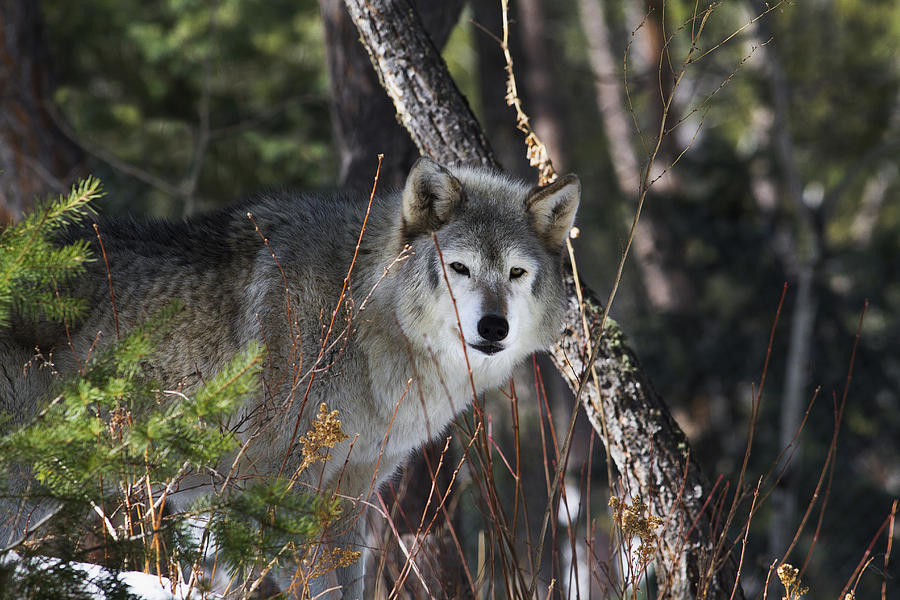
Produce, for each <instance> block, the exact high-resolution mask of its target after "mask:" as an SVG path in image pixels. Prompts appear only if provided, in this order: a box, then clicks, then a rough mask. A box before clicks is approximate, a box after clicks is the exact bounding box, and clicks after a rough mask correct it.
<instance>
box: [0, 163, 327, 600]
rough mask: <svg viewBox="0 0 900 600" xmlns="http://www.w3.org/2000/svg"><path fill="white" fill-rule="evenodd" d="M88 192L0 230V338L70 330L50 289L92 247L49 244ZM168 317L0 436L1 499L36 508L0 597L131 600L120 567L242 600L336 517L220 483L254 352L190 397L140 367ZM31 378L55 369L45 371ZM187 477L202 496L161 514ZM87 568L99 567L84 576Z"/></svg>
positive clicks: (89, 185)
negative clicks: (42, 323) (203, 483)
mask: <svg viewBox="0 0 900 600" xmlns="http://www.w3.org/2000/svg"><path fill="white" fill-rule="evenodd" d="M100 194H101V186H100V182H99V181H98V180H96V179H93V178H89V179H86V180H84V181H82V182H80V183H78V184H77V185H76V186H75V187H74V188H73V189H72V192H71V193H70V194H69V195H68V196H67V197H60V198H58V199H56V200H53V201H51V202H48V203H46V204H44V205H43V206H41V207H40V208H38V209H37V210H36V211H35V212H34V213H33V214H31V215H28V216H26V217H25V219H23V221H22V222H21V223H18V224H16V225H12V226H9V227H8V228H7V229H6V230H5V231H3V232H2V237H0V335H2V334H3V328H6V329H7V330H8V328H9V327H10V326H11V324H12V326H14V322H15V319H17V318H20V317H21V316H23V315H28V316H33V317H36V318H41V319H47V320H62V321H66V322H69V323H71V322H74V321H76V320H77V319H78V317H79V315H80V314H81V312H82V311H83V310H84V308H85V307H84V305H83V302H82V301H80V300H78V299H75V298H72V297H66V296H65V294H64V292H65V289H66V287H64V286H61V285H60V284H61V283H62V282H65V281H69V280H71V279H72V278H74V277H77V276H78V274H79V273H80V272H81V270H82V269H83V265H84V263H85V262H86V261H88V260H92V257H91V256H90V250H89V247H88V245H87V243H85V242H76V243H74V244H71V245H68V246H62V247H60V246H59V244H58V243H55V242H54V239H58V238H57V237H55V234H57V233H58V232H59V231H60V230H61V229H62V228H64V227H65V226H67V225H69V224H75V223H78V222H80V221H83V220H84V219H85V217H86V216H88V215H89V214H90V213H91V210H92V209H91V207H90V204H89V202H90V201H91V200H93V199H95V198H97V197H98V196H99V195H100ZM180 313H181V311H180V306H179V305H178V304H177V303H172V304H170V305H169V306H167V307H166V308H164V309H163V310H162V311H160V312H159V313H158V314H156V315H155V316H154V317H152V318H151V319H149V320H147V321H146V322H145V323H143V324H142V325H141V326H139V327H136V328H134V329H132V330H130V331H127V332H123V334H122V335H121V337H120V339H119V340H118V341H117V342H116V343H115V344H114V345H111V346H108V347H105V348H98V349H95V350H93V351H92V352H91V353H90V357H89V358H88V359H87V360H85V362H84V363H83V364H81V367H80V369H79V371H78V372H77V373H75V374H71V375H66V376H60V375H54V377H55V382H54V385H53V388H52V393H51V395H50V396H51V397H49V398H45V399H43V404H41V405H39V406H38V411H37V412H36V415H37V416H36V417H35V418H34V419H33V420H32V421H31V422H30V423H27V424H26V425H24V426H22V427H20V428H18V429H15V430H12V431H9V428H8V427H2V428H0V433H3V434H5V435H3V436H2V437H0V477H2V479H0V496H3V497H6V498H7V499H8V498H9V497H10V496H11V495H12V496H14V498H13V499H14V500H15V502H16V503H17V504H18V505H20V506H21V509H20V510H22V511H31V510H34V513H33V514H34V519H32V520H31V527H32V528H31V529H30V531H29V532H28V533H27V534H26V535H25V536H24V537H21V538H20V539H18V540H13V543H12V544H11V545H10V546H9V547H6V548H5V549H4V546H5V544H6V543H7V540H5V539H4V540H0V600H6V599H8V598H9V599H12V598H17V599H18V598H98V597H101V598H110V599H112V598H128V597H130V592H129V590H128V588H127V586H125V585H123V583H122V582H121V581H120V579H119V578H118V577H117V576H115V573H117V572H118V571H120V570H130V571H144V572H147V573H153V574H156V575H160V576H165V577H168V579H169V580H170V581H171V582H173V585H174V583H176V582H180V583H182V584H187V585H190V586H194V589H198V590H202V589H204V588H205V587H207V581H206V579H207V578H208V577H209V570H208V569H206V570H204V568H203V564H204V563H206V564H207V565H208V564H209V562H210V561H211V560H212V562H215V563H217V564H218V569H219V571H220V572H223V573H225V574H226V577H225V579H226V580H227V579H228V578H229V577H231V576H232V575H235V577H234V579H233V587H232V589H233V590H237V591H238V594H237V596H236V597H242V595H243V594H242V593H241V589H243V590H244V591H245V593H246V594H247V595H249V594H250V593H251V590H252V588H253V587H255V586H254V584H257V586H258V580H259V577H260V576H261V575H262V574H264V573H266V572H269V571H270V570H271V569H272V568H274V567H277V566H279V565H281V564H284V563H286V562H288V561H293V562H294V563H297V564H300V562H301V561H302V558H303V556H304V555H305V553H306V550H307V548H306V547H305V546H304V543H306V542H308V543H309V544H312V540H316V539H318V538H319V537H320V535H321V532H322V531H323V529H324V528H325V527H326V526H327V525H328V524H329V523H330V522H331V521H333V520H334V519H335V518H336V517H337V516H338V514H339V509H338V507H337V504H336V502H335V501H334V499H332V498H330V497H323V496H317V495H315V494H312V493H310V492H306V491H303V490H300V489H298V486H294V485H292V483H291V482H290V481H284V480H280V479H275V480H268V479H253V480H246V479H242V478H238V477H232V476H231V475H232V474H230V473H229V472H228V468H229V466H231V465H232V460H233V457H234V456H235V455H237V454H239V450H240V448H241V445H240V442H239V440H238V438H237V437H236V435H235V434H234V432H233V431H232V429H231V427H230V424H231V422H232V421H233V419H232V417H233V416H234V415H236V414H237V413H238V409H239V407H240V406H242V404H243V403H244V401H245V400H246V399H247V398H248V397H249V396H251V395H252V394H255V393H257V392H258V389H259V381H260V378H259V374H260V370H261V365H262V356H263V349H262V348H261V347H260V346H259V345H252V346H250V347H248V348H246V349H245V350H244V351H243V352H241V353H239V354H238V355H237V356H236V357H235V358H234V359H233V360H232V362H231V363H230V364H229V365H227V366H226V367H225V368H224V369H222V370H221V371H220V372H219V373H218V374H217V375H216V376H215V377H213V378H211V379H209V380H208V381H206V382H205V383H204V384H203V385H201V386H200V387H199V388H198V389H196V390H193V391H192V392H191V393H190V394H185V393H183V392H182V391H180V390H167V389H165V388H164V387H162V386H161V385H160V383H158V382H154V381H151V380H149V379H148V377H147V375H146V373H145V370H144V368H143V365H144V364H146V362H147V361H148V359H150V358H151V355H153V354H154V353H155V352H158V349H157V348H158V342H159V341H160V339H161V336H165V335H167V334H169V335H170V334H171V325H172V324H173V323H175V322H177V320H178V319H179V318H181V315H180ZM60 351H65V349H61V350H60ZM41 360H42V359H41V357H38V359H37V360H35V361H34V362H35V363H36V364H39V363H40V362H41ZM35 368H38V367H35ZM43 368H51V369H52V368H53V366H52V364H51V363H50V362H49V361H47V360H44V365H43ZM4 420H5V419H4V418H3V416H2V415H0V424H2V423H3V421H4ZM223 465H224V467H223ZM23 471H24V472H26V473H29V474H30V476H29V477H28V480H29V482H30V483H29V484H28V486H27V488H26V489H25V490H24V492H21V491H15V490H16V487H15V486H13V487H10V486H8V485H7V483H8V477H9V476H10V475H13V476H15V474H16V473H21V472H23ZM220 471H224V472H220ZM198 474H199V475H201V477H206V479H207V480H208V481H216V482H217V483H216V484H215V485H214V486H211V487H210V493H209V494H208V495H206V496H205V497H202V498H201V499H200V500H198V501H197V502H196V503H195V505H194V507H193V509H192V510H190V511H188V512H186V513H180V514H174V513H173V511H167V510H166V503H167V500H169V498H170V496H171V494H173V493H174V492H175V491H176V490H178V488H179V486H180V485H182V484H183V482H184V479H185V477H186V476H189V475H193V476H197V475H198ZM35 507H38V508H37V509H36V510H35ZM45 516H46V518H45ZM35 523H37V525H35ZM211 534H212V535H211ZM13 551H14V552H15V558H14V559H11V558H10V557H12V556H13V554H12V552H13ZM48 557H53V558H48ZM76 561H80V562H81V563H82V564H81V565H80V566H79V565H78V564H77V563H76ZM83 563H100V564H103V565H104V566H105V567H107V569H106V570H105V571H103V572H101V574H100V575H98V576H97V577H95V578H88V577H87V576H86V575H85V572H84V566H83Z"/></svg>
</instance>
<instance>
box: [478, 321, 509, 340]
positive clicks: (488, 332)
mask: <svg viewBox="0 0 900 600" xmlns="http://www.w3.org/2000/svg"><path fill="white" fill-rule="evenodd" d="M508 333H509V323H508V322H507V320H506V319H505V318H503V317H501V316H500V315H485V316H483V317H481V320H479V321H478V335H480V336H481V337H483V338H484V339H486V340H487V341H489V342H499V341H500V340H502V339H504V338H505V337H506V335H507V334H508Z"/></svg>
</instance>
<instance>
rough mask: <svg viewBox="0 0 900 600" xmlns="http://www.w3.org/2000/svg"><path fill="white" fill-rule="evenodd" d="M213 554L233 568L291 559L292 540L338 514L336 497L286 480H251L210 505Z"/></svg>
mask: <svg viewBox="0 0 900 600" xmlns="http://www.w3.org/2000/svg"><path fill="white" fill-rule="evenodd" d="M210 508H211V510H212V511H213V513H212V514H213V517H212V521H211V524H210V530H211V531H212V532H213V534H214V535H215V539H216V543H217V544H218V558H219V559H220V560H224V561H225V564H226V565H227V566H228V567H229V569H230V570H231V571H233V572H242V573H244V574H246V573H248V572H249V570H250V569H251V568H253V567H259V566H264V565H268V564H270V563H271V564H279V563H280V562H284V561H285V559H289V558H296V556H297V553H298V552H299V551H300V550H301V548H300V546H299V545H298V543H297V542H298V541H302V540H309V539H312V538H315V536H316V534H317V533H318V532H320V531H321V530H322V529H323V528H324V527H325V526H326V525H327V524H328V523H330V522H332V521H334V520H335V519H337V518H338V517H339V516H340V509H339V507H338V502H337V500H334V499H331V500H329V499H325V498H323V497H322V496H317V495H312V494H298V493H297V490H296V489H295V487H294V486H292V485H291V483H290V482H289V481H286V480H283V479H273V480H269V481H262V482H257V483H254V484H253V485H251V486H249V487H247V488H246V489H244V490H243V491H242V492H241V493H240V494H237V495H236V496H234V497H233V498H231V499H229V500H227V501H225V502H222V503H219V504H218V505H213V506H211V507H210Z"/></svg>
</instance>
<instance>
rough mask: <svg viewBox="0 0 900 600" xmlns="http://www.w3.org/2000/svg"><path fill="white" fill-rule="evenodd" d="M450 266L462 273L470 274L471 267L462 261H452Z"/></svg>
mask: <svg viewBox="0 0 900 600" xmlns="http://www.w3.org/2000/svg"><path fill="white" fill-rule="evenodd" d="M450 268H451V269H453V270H454V271H456V272H457V273H459V274H460V275H465V276H466V277H468V276H469V267H467V266H466V265H464V264H462V263H461V262H455V261H454V262H452V263H450Z"/></svg>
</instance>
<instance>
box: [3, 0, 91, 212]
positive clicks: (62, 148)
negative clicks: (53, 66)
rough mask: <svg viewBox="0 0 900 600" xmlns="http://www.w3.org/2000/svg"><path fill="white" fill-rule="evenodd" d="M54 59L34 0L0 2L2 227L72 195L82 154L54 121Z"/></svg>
mask: <svg viewBox="0 0 900 600" xmlns="http://www.w3.org/2000/svg"><path fill="white" fill-rule="evenodd" d="M51 92H52V86H51V84H50V77H49V57H48V54H47V45H46V42H45V41H44V31H43V23H42V21H41V17H40V10H39V6H38V4H37V2H35V1H34V0H0V224H2V223H5V222H7V221H9V220H17V219H19V218H21V216H22V213H23V212H24V211H26V210H28V209H29V208H30V207H31V204H32V202H33V200H34V198H35V196H42V195H46V194H48V193H50V192H54V193H63V192H65V191H67V188H68V187H69V185H71V183H72V180H73V179H74V177H75V176H76V174H77V173H76V168H77V167H78V166H79V165H80V162H81V154H80V152H79V151H78V150H77V149H76V147H75V146H74V145H73V144H72V143H71V142H70V141H69V140H68V139H67V138H66V137H65V136H64V135H63V134H62V132H60V130H59V128H57V127H56V125H55V124H54V122H53V119H52V118H51V115H50V113H49V112H48V110H47V105H48V103H49V102H50V101H51Z"/></svg>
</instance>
